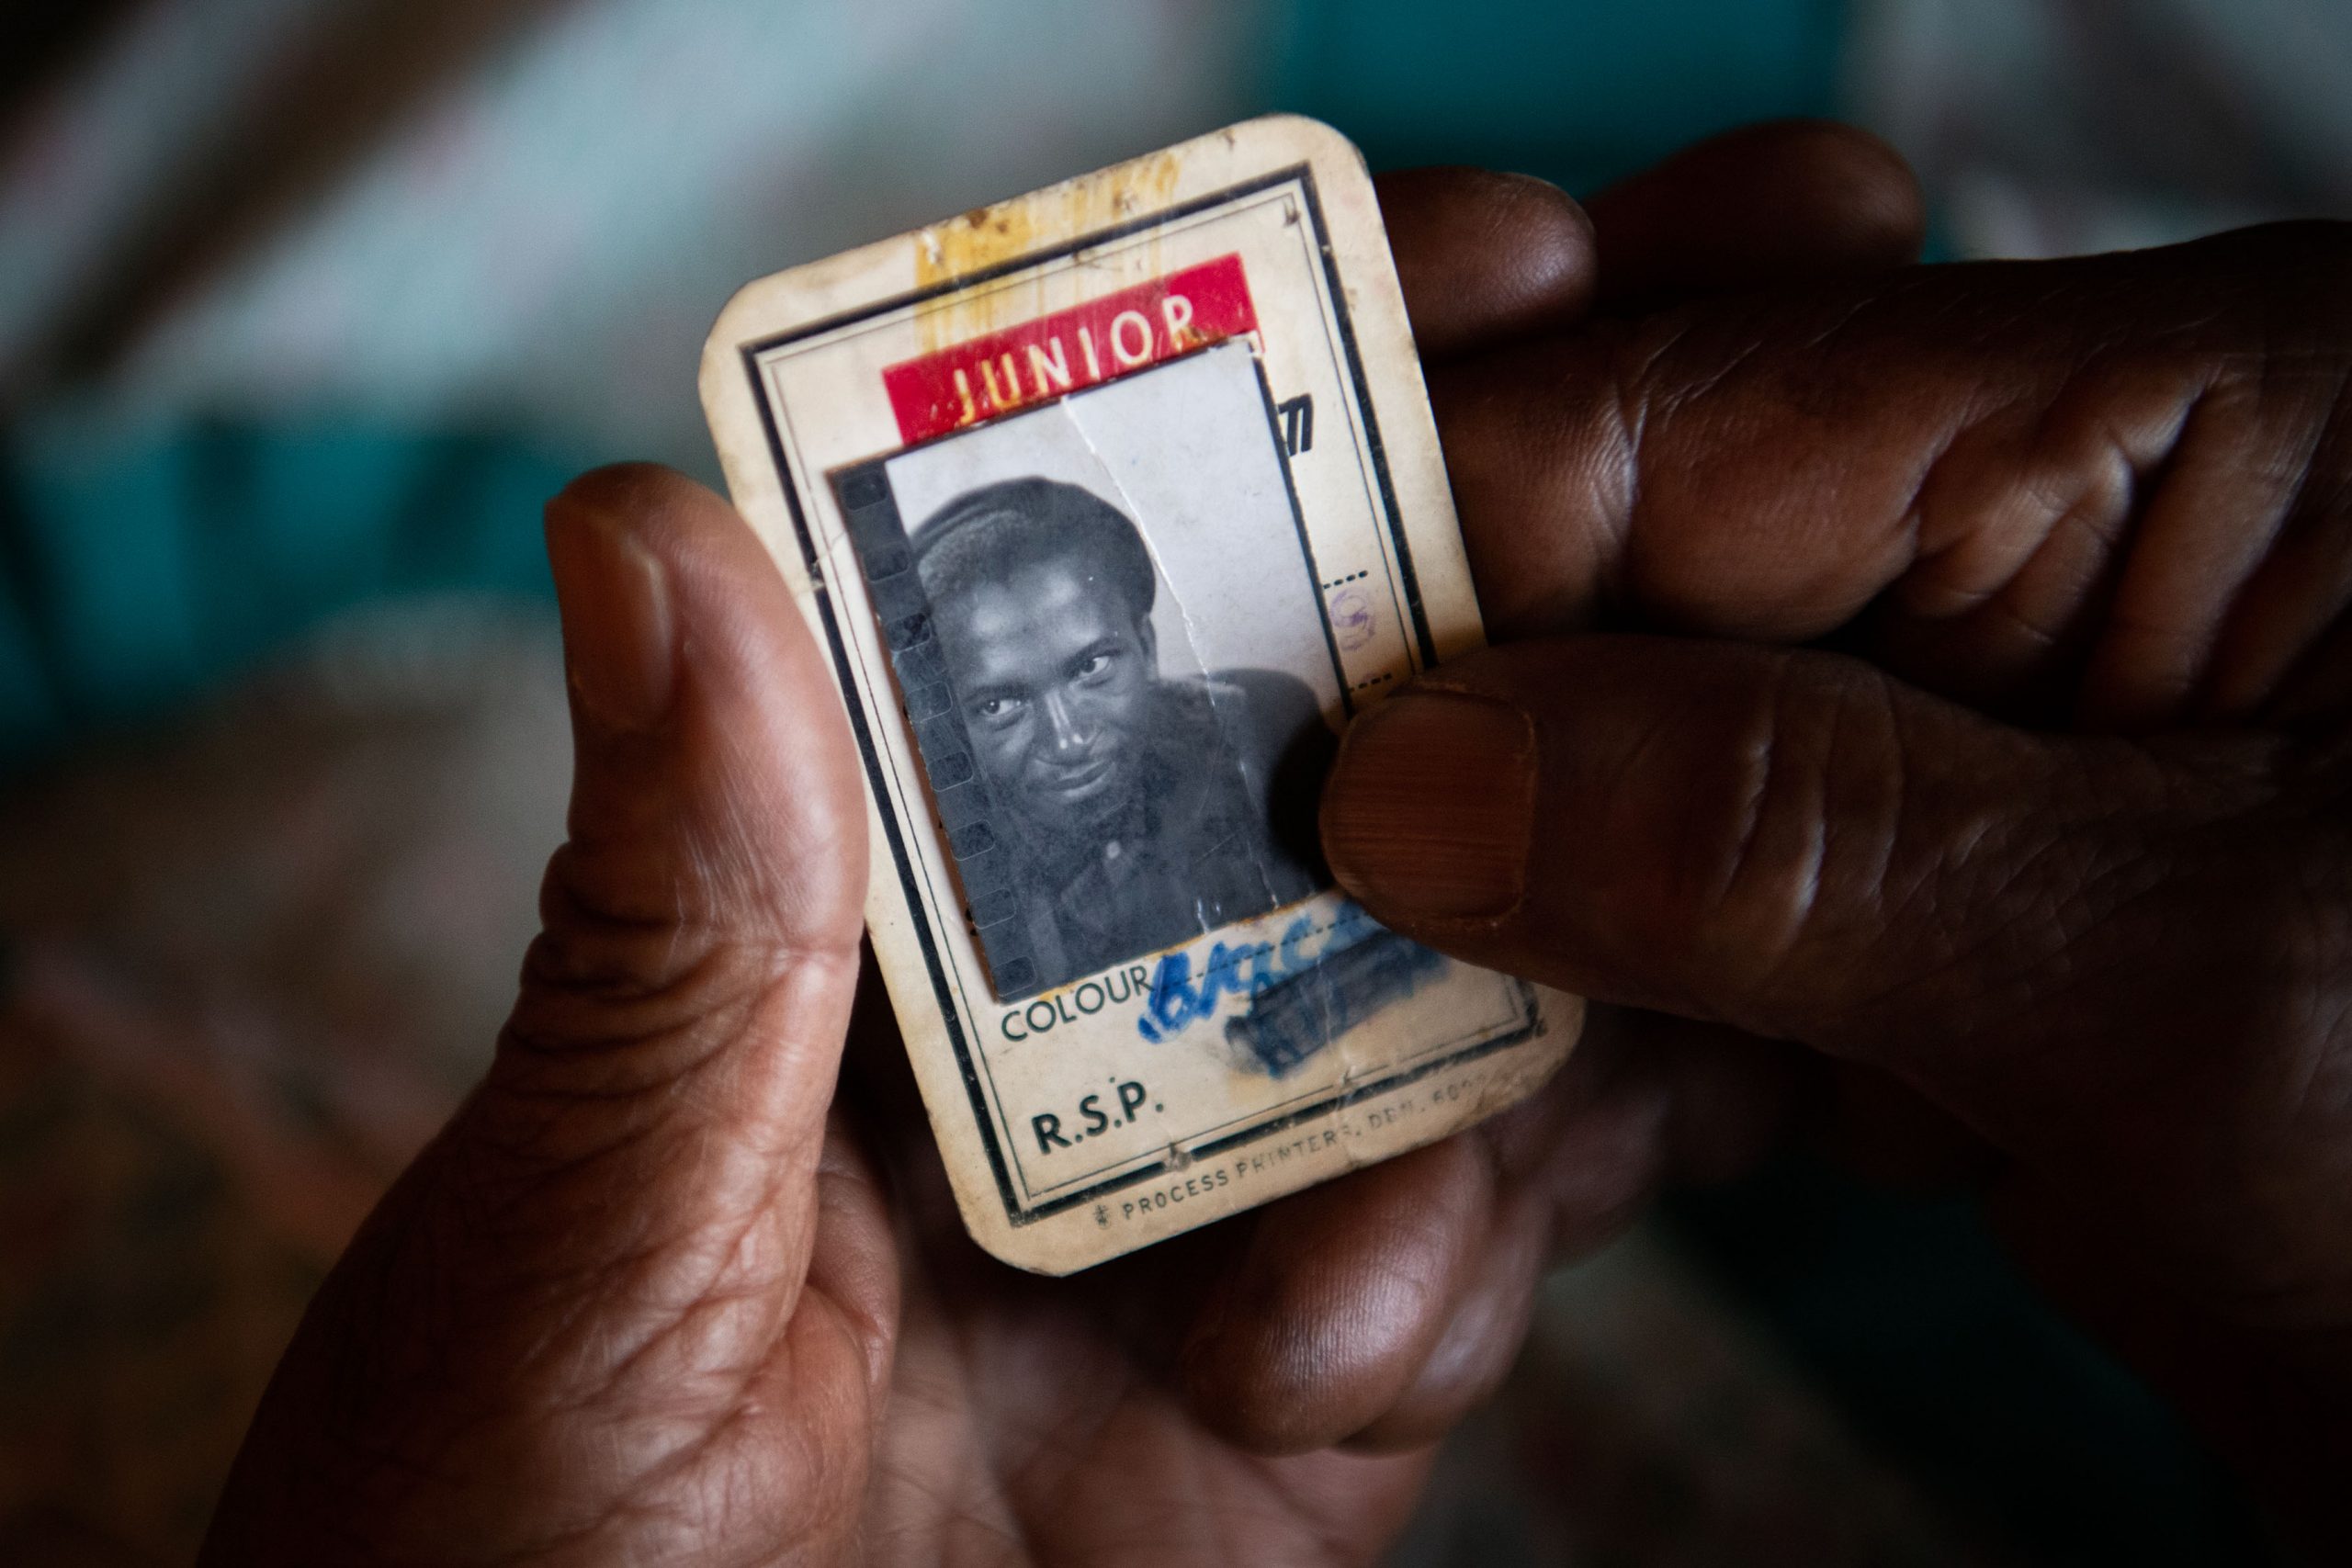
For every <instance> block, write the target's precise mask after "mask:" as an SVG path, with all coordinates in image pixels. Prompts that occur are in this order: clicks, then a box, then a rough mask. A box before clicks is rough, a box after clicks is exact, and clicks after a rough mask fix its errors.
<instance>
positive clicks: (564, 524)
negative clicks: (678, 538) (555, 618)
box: [547, 495, 677, 731]
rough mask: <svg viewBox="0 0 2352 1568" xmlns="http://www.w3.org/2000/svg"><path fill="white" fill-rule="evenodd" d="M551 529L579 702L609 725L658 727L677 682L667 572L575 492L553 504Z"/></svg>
mask: <svg viewBox="0 0 2352 1568" xmlns="http://www.w3.org/2000/svg"><path fill="white" fill-rule="evenodd" d="M547 532H548V563H549V565H550V566H551V567H552V568H553V569H554V571H555V589H556V599H557V601H558V603H559V604H560V606H561V609H562V614H563V662H564V670H565V672H566V678H567V679H568V680H569V681H570V682H571V692H572V697H573V700H574V702H575V703H576V704H577V705H578V706H579V708H580V711H581V712H582V713H583V714H584V715H586V716H587V717H588V718H590V719H591V720H592V721H594V723H596V724H597V725H599V726H601V727H603V728H606V729H610V730H616V731H629V730H639V729H650V728H652V727H653V726H654V725H656V724H658V723H659V722H661V719H662V716H663V715H664V714H666V713H668V712H669V709H670V695H671V692H672V689H673V687H674V685H675V684H676V680H677V673H676V671H677V655H676V649H675V646H674V637H675V633H674V630H673V626H672V624H671V614H670V579H669V574H668V572H666V571H664V570H662V562H661V561H660V560H659V559H658V558H655V557H654V555H653V554H652V553H651V552H650V551H649V550H648V549H646V548H645V547H644V546H642V545H640V544H639V543H638V541H637V540H636V539H635V538H634V537H633V536H631V535H630V533H629V531H628V527H627V526H626V525H624V524H623V523H622V522H621V520H620V519H618V518H616V517H614V516H612V515H610V514H609V513H604V512H600V511H597V510H595V509H594V508H593V507H587V506H583V505H582V504H581V503H580V502H576V501H573V500H571V498H570V497H569V496H568V495H559V496H557V497H556V498H555V499H554V500H553V501H551V502H548V521H547Z"/></svg>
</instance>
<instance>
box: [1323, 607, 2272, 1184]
mask: <svg viewBox="0 0 2352 1568" xmlns="http://www.w3.org/2000/svg"><path fill="white" fill-rule="evenodd" d="M2243 777H2244V775H2243V773H2242V771H2240V770H2238V769H2236V768H2235V767H2234V766H2233V763H2232V762H2231V761H2230V760H2229V759H2228V758H2226V757H2221V756H2191V755H2188V754H2187V753H2183V754H2181V755H2178V756H2174V755H2169V754H2166V753H2165V752H2163V751H2161V750H2157V749H2155V748H2154V747H2151V746H2148V745H2142V744H2135V743H2133V742H2130V741H2126V740H2121V739H2099V738H2091V739H2074V738H2066V739H2060V738H2052V737H2046V736H2039V735H2032V734H2028V733H2026V732H2024V731H2021V730H2018V729H2013V728H2007V727H2004V726H2001V725H1998V724H1995V723H1993V722H1991V721H1989V720H1986V719H1985V718H1983V717H1981V716H1977V715H1975V714H1973V713H1971V712H1969V711H1968V710H1966V709H1964V708H1962V707H1959V706H1956V705H1952V704H1951V703H1948V702H1944V701H1942V700H1940V699H1939V698H1936V697H1933V696H1930V695H1928V694H1925V693H1923V692H1920V691H1917V690H1916V689H1914V688H1911V687H1908V686H1905V685H1904V684H1902V683H1901V682H1896V681H1894V680H1892V679H1890V678H1888V677H1886V676H1885V675H1883V674H1882V673H1881V672H1879V671H1876V670H1874V669H1872V668H1871V667H1870V666H1868V665H1866V664H1862V663H1860V662H1858V661H1856V660H1849V659H1845V658H1841V657H1838V656H1835V655H1831V654H1826V653H1817V652H1790V651H1781V650H1773V649H1763V648H1755V647H1747V646H1737V645H1730V644H1709V643H1700V642H1691V641H1684V640H1677V639H1668V638H1652V637H1573V638H1566V639H1562V640H1558V641H1553V642H1538V643H1527V644H1520V645H1516V646H1512V647H1508V648H1499V649H1487V650H1486V651H1484V652H1481V653H1478V654H1475V655H1472V656H1470V657H1468V658H1465V659H1464V660H1459V661H1457V662H1454V663H1450V664H1448V665H1446V666H1445V667H1444V668H1443V669H1442V670H1440V671H1437V672H1436V673H1435V674H1434V675H1432V676H1430V678H1428V679H1426V680H1424V681H1422V682H1419V683H1418V684H1417V685H1414V686H1409V687H1406V688H1404V689H1403V690H1401V691H1399V692H1398V693H1397V694H1396V695H1394V696H1392V697H1390V698H1389V699H1388V700H1386V701H1385V702H1384V703H1382V704H1381V705H1379V706H1378V707H1376V708H1374V709H1373V710H1372V711H1371V712H1370V713H1368V714H1367V715H1366V716H1364V717H1363V718H1362V719H1360V720H1359V721H1358V722H1357V724H1356V726H1355V728H1353V729H1352V730H1351V731H1350V733H1349V735H1348V738H1347V740H1346V743H1345V745H1344V747H1343V748H1342V750H1341V753H1340V760H1339V762H1338V764H1337V767H1336V769H1335V771H1334V773H1333V775H1332V778H1331V781H1330V784H1329V786H1328V790H1327V793H1326V795H1325V800H1324V808H1323V832H1324V842H1325V846H1326V849H1327V852H1328V853H1329V859H1330V863H1331V866H1332V869H1333V871H1334V872H1335V873H1336V874H1337V875H1338V877H1339V879H1340V882H1341V883H1342V884H1343V885H1344V886H1346V887H1347V888H1348V889H1349V890H1350V891H1351V893H1352V894H1354V895H1355V896H1356V897H1358V898H1359V899H1360V900H1362V901H1363V904H1364V905H1365V906H1366V908H1369V909H1370V910H1371V911H1372V912H1373V914H1374V915H1375V916H1376V917H1377V918H1378V919H1381V920H1382V921H1383V922H1385V923H1386V924H1389V925H1391V926H1393V927H1395V928H1397V930H1400V931H1405V932H1407V933H1408V934H1410V935H1412V936H1414V937H1416V938H1418V939H1419V940H1421V941H1424V942H1429V943H1430V944H1431V945H1433V946H1436V947H1439V948H1442V949H1444V950H1445V951H1447V952H1450V953H1455V954H1457V955H1459V956H1461V957H1464V958H1466V959H1469V960H1471V961H1473V962H1476V963H1479V964H1487V965H1489V966H1491V967H1495V968H1499V969H1504V970H1508V971H1510V972H1512V973H1515V974H1519V975H1523V976H1529V977H1531V978H1533V979H1536V980H1539V981H1543V982H1545V983H1547V984H1552V985H1556V986H1560V987H1566V988H1568V989H1572V990H1577V991H1581V992H1584V993H1586V994H1588V995H1590V996H1592V997H1595V998H1600V999H1601V1000H1606V1001H1614V1002H1621V1003H1625V1004H1630V1005H1634V1006H1640V1007H1647V1008H1654V1009H1657V1010H1664V1011H1668V1012H1674V1013H1679V1014H1681V1015H1684V1016H1687V1017H1693V1018H1701V1019H1707V1020H1712V1021H1721V1022H1725V1023H1729V1024H1732V1025H1735V1026H1736V1027H1738V1028H1741V1029H1744V1030H1747V1031H1749V1032H1754V1033H1758V1034H1763V1035H1768V1036H1772V1037H1777V1038H1783V1039H1792V1040H1796V1041H1801V1042H1803V1043H1807V1044H1810V1045H1813V1046H1815V1047H1818V1048H1822V1049H1825V1050H1827V1051H1830V1052H1832V1053H1835V1054H1838V1055H1847V1056H1851V1057H1856V1058H1862V1059H1869V1060H1872V1061H1874V1062H1876V1063H1877V1064H1878V1065H1881V1066H1887V1067H1889V1068H1890V1069H1892V1070H1894V1072H1895V1073H1896V1074H1897V1075H1898V1076H1901V1077H1905V1078H1906V1079H1908V1080H1910V1081H1911V1082H1913V1083H1914V1084H1915V1086H1917V1087H1919V1088H1921V1089H1925V1090H1927V1091H1928V1093H1929V1094H1930V1095H1931V1096H1932V1097H1933V1098H1936V1099H1938V1100H1941V1101H1942V1102H1943V1103H1944V1104H1945V1105H1946V1106H1947V1108H1949V1109H1951V1110H1954V1111H1958V1112H1959V1113H1960V1114H1962V1117H1963V1118H1964V1119H1966V1120H1969V1121H1970V1122H1973V1123H1974V1124H1975V1125H1976V1128H1977V1130H1978V1131H1979V1132H1980V1133H1984V1134H1988V1135H1993V1136H1994V1137H1995V1139H1996V1142H2009V1141H2012V1140H2011V1138H2009V1137H2005V1135H2004V1134H2011V1135H2013V1136H2014V1138H2030V1136H2031V1134H2033V1132H2034V1131H2035V1129H2033V1128H2030V1127H2028V1126H2025V1125H2022V1124H2018V1123H2021V1122H2030V1121H2032V1120H2034V1119H2036V1118H2038V1117H2041V1116H2042V1115H2044V1114H2046V1113H2047V1112H2048V1111H2050V1110H2051V1109H2052V1094H2051V1091H2052V1090H2053V1089H2055V1088H2057V1087H2059V1086H2058V1085H2056V1084H2055V1083H2053V1082H2052V1079H2053V1078H2056V1077H2065V1076H2067V1075H2069V1074H2073V1073H2075V1072H2076V1070H2077V1069H2078V1068H2080V1067H2081V1066H2082V1064H2081V1062H2080V1061H2079V1059H2078V1058H2077V1057H2075V1056H2071V1055H2068V1050H2066V1049H2060V1048H2059V1047H2062V1046H2063V1047H2068V1048H2069V1049H2070V1048H2071V1047H2072V1045H2073V1044H2075V1042H2074V1041H2073V1040H2072V1038H2071V1037H2067V1038H2065V1039H2053V1040H2050V1041H2044V1042H2042V1044H2043V1045H2044V1046H2046V1047H2049V1048H2048V1049H2043V1050H2041V1051H2039V1052H2037V1053H2035V1054H2033V1055H2031V1057H2030V1061H2028V1062H2024V1063H2021V1062H2020V1061H2019V1060H2018V1055H2019V1053H2018V1051H2017V1050H2015V1049H2006V1048H2003V1045H2004V1043H2007V1044H2010V1045H2022V1044H2023V1043H2025V1033H2026V1032H2027V1031H2028V1030H2029V1029H2030V1028H2032V1027H2035V1026H2037V1025H2040V1024H2045V1023H2046V1024H2047V1026H2048V1027H2049V1028H2050V1029H2051V1030H2052V1033H2053V1035H2063V1034H2064V1028H2063V1026H2061V1025H2059V1024H2057V1023H2055V1022H2050V1021H2054V1020H2058V1019H2060V1018H2062V1017H2063V1016H2064V1009H2063V1008H2061V1007H2059V1006H2058V1005H2057V1004H2059V1003H2060V1002H2061V1001H2062V1000H2064V998H2067V997H2074V998H2077V999H2080V998H2083V996H2084V995H2085V988H2086V987H2091V986H2094V985H2103V984H2105V983H2107V982H2108V981H2109V980H2115V979H2118V978H2119V977H2120V976H2121V975H2122V973H2123V971H2124V970H2125V969H2127V968H2128V969H2129V970H2130V971H2131V976H2130V983H2129V984H2126V985H2121V986H2119V987H2118V989H2119V991H2123V992H2128V993H2129V994H2128V995H2119V996H2118V997H2116V998H2111V1005H2112V1006H2113V1007H2114V1008H2115V1009H2116V1011H2115V1012H2114V1013H2113V1014H2111V1015H2109V1016H2108V1018H2107V1019H2106V1020H2105V1022H2106V1024H2107V1026H2108V1027H2107V1028H2106V1029H2105V1030H2104V1031H2102V1032H2104V1033H2105V1034H2106V1035H2108V1036H2109V1037H2111V1038H2128V1037H2129V1036H2128V1034H2126V1033H2125V1032H2126V1031H2128V1030H2129V1029H2130V1027H2131V1024H2130V1021H2129V1013H2130V1012H2131V1010H2136V1009H2139V1008H2143V1007H2149V1006H2154V1005H2159V1003H2160V1001H2161V998H2162V997H2163V993H2164V991H2165V987H2162V986H2157V985H2151V984H2150V983H2149V981H2148V976H2147V975H2146V972H2145V971H2146V966H2147V961H2148V959H2149V958H2150V957H2151V956H2152V955H2153V954H2154V953H2157V952H2161V951H2162V950H2163V949H2165V947H2166V946H2168V945H2177V944H2176V943H2174V942H2173V941H2172V938H2173V935H2174V933H2175V932H2176V931H2177V930H2178V929H2180V928H2179V925H2178V923H2177V922H2174V923H2172V924H2170V925H2168V924H2167V920H2166V917H2165V913H2164V909H2165V904H2166V901H2167V899H2169V898H2170V897H2171V896H2172V892H2173V890H2175V889H2176V888H2177V887H2178V886H2183V885H2185V878H2186V872H2185V871H2184V868H2183V866H2182V865H2181V864H2180V860H2181V857H2182V856H2184V855H2186V854H2187V853H2188V851H2189V847H2190V846H2192V845H2193V844H2194V843H2195V842H2196V841H2197V836H2196V834H2195V833H2194V832H2192V831H2191V829H2192V827H2193V825H2194V824H2196V823H2199V822H2202V821H2210V820H2211V819H2213V818H2217V817H2220V816H2224V815H2227V814H2228V813H2229V812H2230V811H2231V810H2232V809H2233V803H2234V802H2235V801H2236V800H2237V799H2238V798H2239V795H2240V791H2241V790H2242V788H2243ZM2152 892H2162V893H2163V894H2164V897H2152V896H2151V895H2152ZM2110 957H2111V958H2112V959H2113V968H2114V972H2113V973H2110V972H2109V967H2110V964H2109V961H2110ZM2103 1005H2104V1004H2103ZM2075 1016H2076V1017H2077V1018H2078V1019H2079V1017H2080V1016H2081V1015H2080V1014H2076V1015H2075ZM2175 1022H2176V1023H2177V1020H2175ZM2167 1032H2169V1031H2167ZM2004 1124H2008V1125H2006V1126H2005V1125H2004ZM2012 1146H2013V1147H2014V1143H2013V1142H2012Z"/></svg>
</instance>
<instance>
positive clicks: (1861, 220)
mask: <svg viewBox="0 0 2352 1568" xmlns="http://www.w3.org/2000/svg"><path fill="white" fill-rule="evenodd" d="M1585 206H1586V210H1587V211H1588V212H1589V214H1590V216H1591V220H1592V227H1593V231H1594V234H1595V237H1596V243H1597V244H1598V246H1599V250H1600V284H1599V303H1600V308H1601V309H1603V310H1611V311H1615V312H1621V313H1631V312H1634V311H1639V310H1647V309H1650V308H1652V307H1654V306H1655V305H1657V304H1659V303H1661V302H1664V301H1667V300H1681V299H1690V298H1692V297H1694V296H1698V295H1702V294H1714V293H1721V292H1724V291H1725V290H1730V289H1749V288H1772V287H1775V286H1778V285H1783V284H1791V283H1800V284H1807V283H1826V282H1832V281H1836V280H1838V279H1848V278H1862V277H1870V276H1875V275H1877V274H1881V273H1885V272H1890V271H1892V270H1894V268H1896V267H1899V266H1902V265H1905V264H1907V263H1909V262H1912V261H1916V260H1917V259H1918V254H1919V246H1920V243H1921V242H1922V241H1923V239H1924V238H1925V237H1926V233H1927V207H1926V203H1925V201H1924V200H1923V198H1922V197H1921V195H1920V191H1919V182H1918V180H1917V177H1916V176H1915V175H1913V174H1912V173H1911V168H1910V165H1909V164H1905V162H1904V161H1903V157H1902V154H1900V153H1898V152H1895V151H1894V148H1892V147H1889V146H1888V145H1887V144H1886V143H1885V142H1883V141H1880V140H1879V139H1878V138H1877V137H1875V136H1872V135H1871V134H1870V133H1869V132H1868V131H1865V130H1856V129H1855V128H1854V127H1852V126H1847V125H1838V124H1836V123H1834V122H1831V121H1826V120H1782V121H1776V122H1774V123H1771V124H1767V125H1753V126H1746V127H1743V128H1741V129H1740V130H1731V131H1726V132H1724V134H1723V135H1720V136H1715V137H1711V138H1709V139H1708V140H1707V141H1702V142H1699V143H1698V144H1696V145H1695V146H1692V147H1690V148H1687V149H1685V150H1684V151H1682V152H1678V153H1676V154H1675V155H1674V156H1672V157H1670V158H1668V159H1667V160H1666V161H1665V162H1664V163H1662V164H1657V166H1656V167H1654V168H1651V169H1648V170H1645V171H1644V172H1643V173H1641V174H1638V175H1634V176H1633V177H1632V178H1630V179H1627V180H1625V181H1623V183H1621V184H1618V185H1615V186H1611V187H1610V188H1609V189H1607V190H1604V191H1602V192H1601V193H1600V194H1599V195H1598V196H1595V197H1591V198H1590V199H1589V201H1587V202H1586V204H1585Z"/></svg>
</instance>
